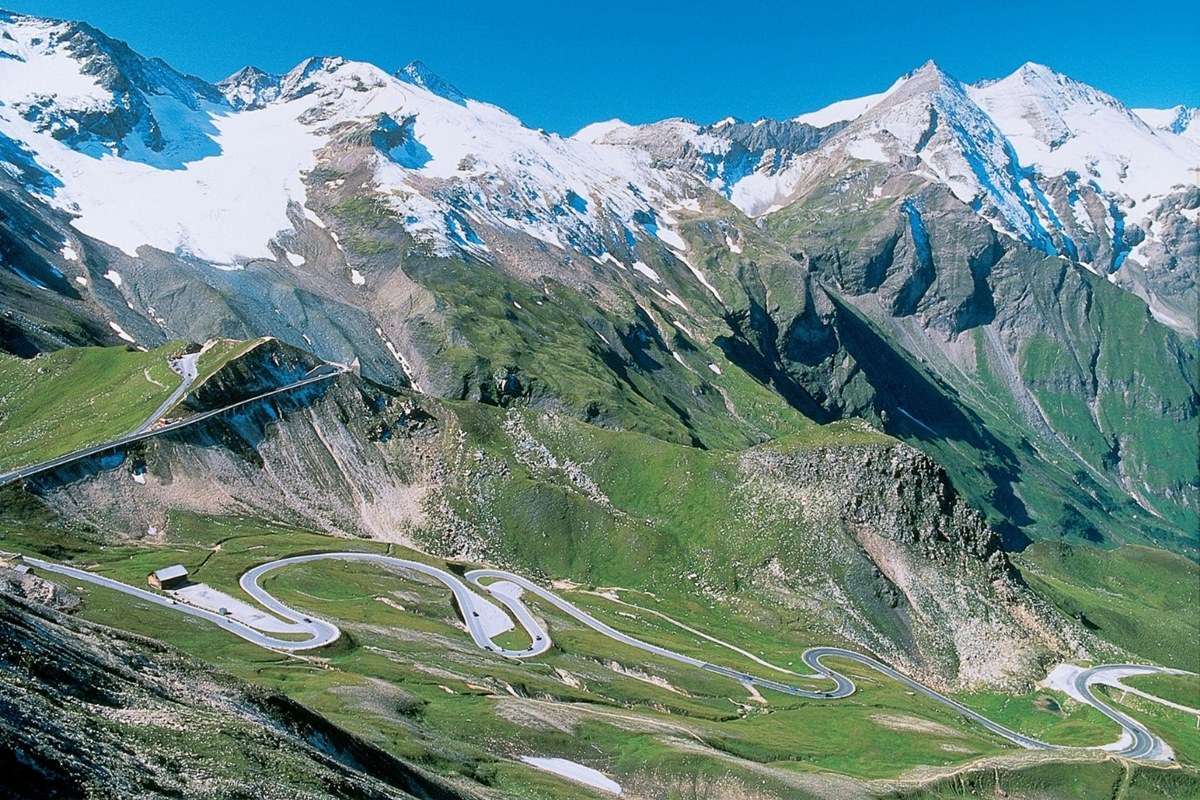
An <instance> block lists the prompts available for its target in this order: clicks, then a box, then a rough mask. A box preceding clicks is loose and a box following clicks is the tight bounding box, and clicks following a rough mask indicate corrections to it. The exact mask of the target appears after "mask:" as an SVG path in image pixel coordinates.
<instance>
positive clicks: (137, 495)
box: [29, 343, 1079, 686]
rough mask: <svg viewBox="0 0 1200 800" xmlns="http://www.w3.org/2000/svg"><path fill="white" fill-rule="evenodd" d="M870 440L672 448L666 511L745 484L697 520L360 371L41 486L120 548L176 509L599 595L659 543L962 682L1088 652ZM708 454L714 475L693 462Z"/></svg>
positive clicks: (277, 360)
mask: <svg viewBox="0 0 1200 800" xmlns="http://www.w3.org/2000/svg"><path fill="white" fill-rule="evenodd" d="M294 357H296V354H295V351H291V350H290V349H289V348H285V347H282V346H279V345H277V344H274V343H267V344H266V345H263V346H261V347H260V348H258V349H256V350H255V351H252V352H251V353H250V354H249V355H248V356H246V357H244V358H243V360H242V361H240V362H234V363H233V364H231V365H230V366H229V367H227V368H226V370H227V371H228V374H223V373H218V375H217V376H215V377H214V378H212V379H210V382H209V383H208V384H206V385H205V386H204V387H202V389H201V390H200V392H199V395H202V397H201V398H199V399H197V400H196V402H197V403H199V404H200V405H203V406H206V407H209V406H212V405H220V404H222V403H223V402H224V401H226V400H228V399H229V398H234V397H238V396H239V394H237V393H232V394H229V395H228V396H226V395H225V394H224V392H225V388H224V387H226V386H230V387H240V386H241V385H242V381H241V380H240V379H237V377H236V376H239V375H243V374H245V375H249V374H251V373H254V374H257V375H258V376H259V379H261V378H262V377H263V376H264V375H267V374H269V373H270V370H271V369H274V370H277V375H278V376H279V379H281V380H282V379H285V378H286V377H287V376H288V375H289V374H290V373H289V372H288V368H287V364H288V362H289V359H291V358H294ZM302 366H303V362H302V361H301V362H300V365H298V366H295V367H293V368H291V369H292V370H293V371H294V370H298V369H300V368H301V367H302ZM603 435H604V436H611V435H613V434H611V433H610V434H603ZM856 435H862V436H868V437H870V438H873V439H878V440H881V441H884V442H888V444H863V445H858V444H852V443H851V444H843V445H837V446H829V447H817V448H815V449H813V448H809V447H798V448H791V447H788V446H786V445H775V444H768V445H764V446H761V447H757V448H753V449H751V450H748V451H743V452H742V453H741V454H734V453H723V452H713V453H711V454H704V453H703V451H696V452H698V453H699V455H696V454H692V455H689V453H692V452H693V449H692V448H689V447H686V446H680V445H673V446H669V447H672V448H675V449H674V450H673V451H672V452H675V453H676V454H677V455H676V456H675V457H676V458H679V459H683V461H681V462H680V464H679V466H677V467H670V468H669V469H667V470H666V471H658V472H655V473H652V474H651V475H648V476H647V477H646V480H649V481H652V482H661V489H657V490H652V492H651V493H652V494H653V493H654V491H662V492H669V491H671V490H670V488H669V487H671V486H673V485H676V484H677V482H679V481H681V480H683V476H684V475H685V474H689V472H688V471H689V470H693V469H695V470H700V471H701V472H702V473H704V474H706V475H707V474H709V473H711V474H713V475H718V474H719V475H725V476H727V477H725V478H722V479H721V481H719V482H717V483H714V484H712V485H711V486H709V484H708V483H707V480H708V479H707V478H706V479H705V480H706V482H705V483H704V484H702V485H703V487H705V488H703V489H699V490H697V491H699V494H698V495H697V496H696V498H695V501H696V502H701V503H705V504H709V503H714V502H716V501H717V496H718V495H720V496H725V497H726V500H725V501H724V502H721V503H719V509H720V510H719V511H716V512H714V515H713V516H711V517H710V518H705V519H702V520H699V521H697V520H693V519H691V517H690V516H684V517H682V518H680V517H677V516H675V515H673V514H669V515H666V516H661V515H656V514H655V513H654V512H652V511H650V510H647V509H644V508H642V507H640V506H639V505H638V503H637V500H636V498H625V499H621V495H619V494H618V495H616V496H615V497H614V495H613V488H612V481H613V480H618V481H623V480H625V478H622V477H614V474H613V473H612V472H611V471H610V470H609V469H606V468H605V467H604V466H603V455H604V454H605V453H608V452H610V450H609V448H610V447H611V445H610V444H606V443H605V442H604V441H603V440H602V439H598V438H596V437H598V436H601V434H600V433H599V432H597V431H596V429H594V428H591V427H590V426H588V425H586V424H583V423H580V422H577V421H574V420H571V419H569V418H566V417H562V416H546V415H539V414H533V413H531V412H527V411H518V410H515V409H513V410H509V411H507V412H505V411H501V410H499V409H488V408H487V407H486V406H485V407H475V408H473V409H467V408H456V407H455V406H454V405H448V404H444V403H441V402H437V401H433V400H431V399H429V398H426V397H421V396H419V395H413V396H410V395H407V394H404V393H399V392H395V391H388V390H385V389H382V388H381V387H378V386H376V385H374V384H371V383H370V382H368V381H365V380H363V379H360V378H358V377H356V376H353V375H350V374H348V375H343V376H341V377H339V378H337V379H335V380H333V381H330V382H328V383H324V384H317V385H315V386H312V387H307V388H305V389H302V390H299V391H296V392H295V393H293V394H291V395H281V396H277V397H276V398H273V399H271V400H267V401H261V402H258V403H254V404H251V405H249V406H246V407H244V408H243V409H241V410H239V411H236V412H231V413H229V414H226V415H223V416H221V417H218V418H214V419H210V420H208V421H205V422H203V423H200V424H197V425H195V426H193V427H191V428H184V429H182V430H180V431H177V432H175V433H172V434H169V435H166V436H163V437H159V438H156V439H152V440H148V441H147V442H146V443H144V444H143V445H141V446H138V447H136V448H135V449H134V450H133V451H132V452H130V453H129V454H128V456H127V457H126V459H125V461H124V462H122V461H121V460H120V459H111V458H110V459H101V460H94V461H92V462H86V463H84V464H81V465H78V466H76V467H68V468H63V469H60V470H58V471H56V472H53V473H49V474H47V475H45V476H43V477H42V478H39V479H36V480H34V481H32V482H31V483H30V484H29V486H30V488H31V489H33V490H34V491H35V492H37V493H38V494H39V495H40V496H41V498H42V500H43V502H45V503H46V504H48V505H49V506H50V507H51V508H53V509H54V510H55V511H57V512H59V513H60V514H61V515H63V516H64V518H69V519H71V520H73V521H74V523H75V524H77V525H78V524H84V525H86V526H88V527H90V528H91V529H92V530H93V532H94V533H93V535H96V536H100V537H104V538H111V537H117V538H143V537H149V538H151V539H154V538H156V537H159V536H161V535H162V534H163V533H164V531H165V530H166V528H167V526H168V525H169V524H170V512H171V511H173V510H186V511H191V512H195V513H199V514H207V515H227V514H240V515H247V516H251V517H255V518H259V519H267V520H274V521H278V522H281V523H287V524H292V525H298V526H302V527H306V528H308V527H311V528H317V529H320V530H325V531H330V532H335V533H342V534H343V535H351V536H369V537H373V538H378V539H384V540H388V541H399V542H404V543H406V544H410V545H414V546H418V547H421V548H422V549H426V550H430V551H432V552H435V553H439V554H443V555H446V556H451V557H455V558H465V559H471V560H476V561H485V562H492V563H501V564H506V565H509V566H511V567H513V568H514V569H517V570H519V571H523V572H526V573H527V574H531V575H535V576H536V575H543V576H549V577H552V578H559V577H566V578H574V579H579V580H624V578H623V577H622V576H628V575H629V574H630V570H632V569H634V565H632V564H630V565H625V564H612V563H611V561H612V558H613V555H612V553H613V550H614V549H619V550H620V551H622V552H623V551H625V550H627V549H628V548H629V546H630V543H631V542H642V543H643V545H644V546H647V547H649V548H650V549H649V551H647V552H646V553H639V554H637V555H634V556H631V557H632V558H635V559H636V560H637V561H638V562H639V564H640V565H639V566H637V569H639V570H644V575H645V576H659V577H660V578H662V579H664V580H670V581H675V582H679V583H681V584H683V585H686V586H689V587H698V588H699V590H700V591H701V592H704V593H708V594H710V595H712V596H713V597H719V598H721V599H722V601H723V602H730V603H733V604H735V605H736V604H737V603H739V602H741V601H743V600H748V601H751V605H753V606H754V607H755V608H758V609H762V608H774V609H779V612H778V613H780V614H781V615H784V616H786V614H787V612H785V611H784V609H792V610H794V611H796V612H797V614H799V615H800V616H802V617H803V618H804V619H806V622H805V625H806V626H811V627H812V629H813V630H817V631H824V632H826V633H827V635H828V636H829V637H831V638H832V639H833V640H835V641H836V640H838V639H842V640H845V641H848V642H850V643H852V644H854V645H856V646H860V647H864V648H867V649H869V650H871V651H873V652H876V653H878V654H880V655H881V656H882V657H884V658H886V659H888V660H889V661H892V662H893V663H898V664H902V665H904V666H905V667H906V668H908V669H911V670H912V671H914V672H915V673H918V674H921V675H923V676H926V677H928V678H929V679H930V680H933V681H934V682H937V683H943V684H947V685H972V686H973V685H1002V684H1016V683H1021V682H1023V681H1028V680H1031V679H1033V678H1035V677H1037V676H1038V675H1039V669H1040V666H1041V664H1042V662H1043V661H1044V660H1046V659H1049V658H1053V657H1060V658H1061V657H1063V656H1065V655H1068V654H1073V653H1075V652H1076V650H1078V647H1079V643H1078V641H1077V640H1075V639H1072V638H1071V636H1072V635H1073V634H1071V633H1069V632H1068V633H1064V634H1051V633H1049V631H1050V630H1053V629H1054V628H1053V626H1054V625H1055V624H1062V625H1064V626H1066V628H1067V629H1070V627H1071V626H1069V625H1068V624H1067V623H1066V622H1065V621H1061V620H1060V621H1059V622H1058V623H1052V622H1048V621H1047V620H1049V619H1050V616H1049V612H1047V611H1045V610H1044V609H1042V608H1041V607H1040V606H1039V605H1038V604H1037V603H1036V601H1035V600H1034V598H1032V597H1030V596H1029V595H1028V593H1027V592H1026V590H1025V589H1024V587H1022V586H1021V585H1020V583H1019V581H1018V580H1017V579H1016V578H1015V577H1014V576H1013V573H1012V572H1011V570H1010V568H1009V565H1008V562H1007V560H1006V558H1005V555H1004V553H1003V552H1002V551H1001V550H1000V548H999V542H998V540H997V538H996V536H995V534H994V533H992V531H990V530H989V529H988V528H987V526H986V525H985V523H984V522H983V520H982V518H981V517H980V516H979V515H978V514H977V513H975V512H973V511H971V510H970V509H969V508H968V507H967V506H966V505H965V503H964V502H963V500H962V499H961V498H960V497H959V496H958V495H957V493H955V492H954V490H953V488H952V487H951V485H950V483H949V481H948V479H947V477H946V475H945V473H944V472H943V471H941V470H940V469H939V468H938V467H937V466H936V465H935V464H934V463H933V462H932V461H930V460H929V459H928V458H927V457H925V456H923V455H921V454H920V453H919V452H917V451H915V450H913V449H912V448H910V447H908V446H906V445H903V444H900V443H896V442H893V441H892V440H890V439H887V437H881V436H879V435H878V434H875V433H869V432H863V433H860V434H856ZM621 436H626V437H630V438H629V440H628V442H627V446H629V447H635V448H637V447H644V446H645V445H644V441H643V440H642V439H640V438H639V437H636V436H634V435H632V434H621ZM663 446H664V447H666V446H667V445H663ZM618 451H619V449H618ZM691 458H701V459H703V460H702V461H701V462H700V463H698V464H696V465H695V466H692V467H688V466H685V465H686V463H687V459H691ZM135 468H136V469H137V470H139V472H140V479H141V480H140V481H138V482H135V481H134V480H132V476H131V471H132V470H133V469H135ZM651 485H652V486H657V485H658V484H657V483H652V484H651ZM585 520H586V522H585ZM695 525H701V526H702V529H700V530H697V529H695V528H694V527H691V526H695ZM681 526H683V527H681ZM712 531H726V532H727V533H726V534H724V535H723V536H722V537H721V538H720V539H719V545H715V546H710V545H708V544H705V543H704V542H705V538H704V537H707V536H709V535H711V532H712ZM535 542H543V543H544V544H543V546H538V547H534V546H532V545H533V543H535ZM673 542H679V544H673ZM680 547H681V548H682V552H679V551H678V550H674V549H673V548H680ZM660 550H662V552H661V553H659V551H660ZM654 553H657V555H652V554H654ZM667 553H671V555H667ZM609 575H610V576H612V577H606V576H609ZM648 579H649V577H644V578H639V579H638V580H639V583H638V585H637V586H636V587H632V588H649V584H644V583H642V581H645V580H648ZM748 607H749V606H748ZM755 613H757V612H755ZM764 624H767V623H766V621H764ZM1000 654H1003V655H1002V656H1001V655H1000Z"/></svg>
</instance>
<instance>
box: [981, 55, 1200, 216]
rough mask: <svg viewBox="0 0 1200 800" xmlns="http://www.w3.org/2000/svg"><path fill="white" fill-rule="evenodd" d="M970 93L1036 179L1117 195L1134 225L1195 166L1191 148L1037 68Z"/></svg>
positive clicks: (1198, 155) (1199, 159)
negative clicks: (1089, 184)
mask: <svg viewBox="0 0 1200 800" xmlns="http://www.w3.org/2000/svg"><path fill="white" fill-rule="evenodd" d="M969 91H970V94H971V97H972V98H973V99H974V100H975V101H976V102H977V103H978V104H979V105H980V106H981V107H982V108H984V109H985V110H986V111H987V113H988V114H989V115H990V116H991V118H992V119H993V120H995V122H996V124H997V125H998V126H999V128H1000V130H1001V131H1003V132H1004V135H1005V136H1006V137H1007V138H1008V140H1009V141H1010V142H1011V143H1012V146H1013V148H1014V149H1015V150H1016V152H1017V155H1018V156H1019V158H1020V159H1021V162H1022V163H1023V164H1025V165H1027V166H1031V167H1034V168H1036V169H1037V170H1038V171H1039V172H1040V173H1042V174H1043V175H1051V176H1052V175H1062V174H1064V173H1068V172H1071V173H1075V174H1077V175H1079V176H1083V177H1084V178H1085V179H1086V180H1091V181H1094V182H1095V183H1096V185H1098V186H1099V187H1100V188H1101V189H1102V190H1104V191H1107V192H1112V193H1117V194H1121V195H1124V196H1126V197H1128V198H1129V199H1130V200H1131V201H1132V205H1131V207H1130V208H1129V211H1128V214H1129V216H1130V217H1131V218H1133V219H1138V218H1141V217H1142V216H1144V215H1145V214H1146V213H1147V212H1148V211H1149V210H1150V209H1151V208H1153V203H1152V202H1147V201H1148V200H1151V201H1152V200H1153V199H1154V198H1158V197H1162V196H1163V195H1165V194H1167V193H1168V192H1170V191H1171V190H1172V189H1173V188H1174V187H1177V186H1181V185H1182V184H1184V183H1185V182H1186V181H1187V180H1188V171H1189V170H1190V169H1192V168H1194V167H1196V166H1197V165H1200V147H1197V146H1196V144H1195V143H1194V142H1189V141H1187V140H1184V139H1183V138H1181V137H1178V136H1174V135H1170V134H1165V133H1163V132H1161V131H1157V130H1155V129H1153V128H1151V127H1150V126H1149V125H1147V124H1146V122H1145V121H1144V120H1143V119H1142V118H1141V117H1139V116H1138V115H1137V114H1135V113H1133V111H1131V110H1130V109H1128V108H1126V107H1125V105H1124V104H1122V103H1121V102H1120V101H1119V100H1117V99H1116V98H1114V97H1112V96H1111V95H1108V94H1105V93H1104V92H1101V91H1100V90H1098V89H1095V88H1093V87H1091V86H1088V85H1087V84H1084V83H1080V82H1079V81H1076V80H1073V79H1072V78H1069V77H1067V76H1066V75H1063V74H1061V73H1058V72H1055V71H1054V70H1052V69H1050V68H1049V67H1046V66H1043V65H1040V64H1032V63H1027V64H1024V65H1022V66H1021V67H1020V68H1018V69H1017V70H1016V71H1015V72H1013V73H1012V74H1011V75H1009V76H1007V77H1005V78H1002V79H1001V80H998V81H993V82H989V83H984V84H980V85H978V86H974V87H971V88H970V90H969Z"/></svg>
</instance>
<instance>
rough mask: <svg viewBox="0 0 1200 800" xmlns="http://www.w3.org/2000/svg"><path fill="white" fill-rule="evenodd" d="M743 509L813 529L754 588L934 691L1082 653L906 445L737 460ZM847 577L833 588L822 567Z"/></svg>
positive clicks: (1010, 675)
mask: <svg viewBox="0 0 1200 800" xmlns="http://www.w3.org/2000/svg"><path fill="white" fill-rule="evenodd" d="M741 467H742V470H743V474H744V475H745V477H746V503H747V505H748V506H750V507H768V508H771V509H773V511H772V512H771V513H775V514H783V515H788V514H794V515H795V516H796V519H797V522H798V523H801V521H802V524H804V525H806V526H808V527H810V528H814V527H815V528H816V529H818V530H820V531H822V534H823V535H821V536H817V537H810V538H809V539H807V540H799V542H800V544H799V545H798V546H797V547H796V548H795V549H794V550H793V551H791V552H789V553H788V554H787V556H788V557H787V558H781V559H780V560H779V561H777V562H775V563H773V564H772V565H771V568H770V569H769V570H766V571H764V572H763V573H762V574H761V575H760V576H759V577H758V579H757V580H758V582H760V583H761V584H763V585H764V587H763V588H764V590H770V584H771V583H777V582H785V583H786V585H788V586H789V587H790V588H791V590H792V595H791V596H790V597H788V596H787V595H786V594H785V593H782V592H780V593H778V594H777V595H776V596H777V597H779V598H780V600H781V601H782V602H787V603H789V604H801V605H802V604H804V603H805V602H815V603H818V604H820V606H821V608H822V612H823V613H824V614H828V615H831V616H832V617H833V618H834V619H835V620H836V621H835V622H834V625H833V627H834V629H835V630H839V631H841V632H843V633H844V635H846V636H847V637H848V638H850V639H852V640H854V641H859V642H862V643H863V644H865V645H867V646H868V647H871V648H872V649H874V650H875V651H876V652H880V653H885V654H886V657H887V658H889V659H890V660H893V661H898V662H900V663H904V664H905V665H906V667H907V668H908V669H909V670H912V671H913V672H915V673H917V674H921V675H924V676H926V677H927V678H928V679H930V680H932V681H934V682H935V683H943V684H945V683H953V684H954V685H957V686H960V687H972V686H985V685H991V686H995V685H1019V684H1022V683H1025V682H1027V681H1028V679H1029V677H1030V676H1035V675H1039V674H1041V673H1040V670H1041V669H1042V667H1044V665H1045V663H1046V662H1047V660H1048V659H1051V658H1054V657H1080V656H1084V655H1086V650H1085V649H1084V646H1083V642H1084V638H1085V637H1084V634H1083V632H1082V631H1081V630H1079V629H1077V628H1075V626H1071V625H1067V624H1064V623H1065V620H1064V619H1063V618H1062V617H1061V615H1059V614H1057V613H1055V612H1053V611H1052V609H1050V608H1049V607H1048V606H1046V605H1045V604H1044V603H1043V602H1042V601H1041V600H1040V599H1039V598H1037V597H1036V596H1035V595H1034V594H1033V593H1031V592H1030V591H1029V590H1028V589H1027V587H1025V585H1024V584H1023V582H1022V581H1021V580H1020V578H1019V576H1018V575H1017V573H1016V572H1015V570H1013V568H1012V566H1011V564H1010V563H1009V561H1008V558H1007V555H1006V554H1005V553H1004V551H1003V550H1002V549H1001V545H1000V540H999V537H998V536H997V535H996V533H995V532H994V531H992V530H991V529H989V528H988V526H987V524H986V522H985V521H984V519H983V517H982V516H981V515H980V514H979V513H978V512H977V511H975V510H973V509H971V508H970V507H969V506H968V505H967V504H966V503H965V502H963V500H962V498H961V497H959V496H958V494H957V493H956V492H955V491H954V489H953V487H951V485H950V482H949V479H948V478H947V476H946V473H945V471H943V470H942V469H941V468H940V467H938V466H937V465H936V464H935V463H934V462H933V461H931V460H930V459H929V458H928V457H926V456H924V455H923V454H921V453H920V452H918V451H916V450H914V449H913V448H911V447H908V446H906V445H902V444H894V445H864V446H854V447H836V448H818V449H815V450H804V451H791V452H781V451H779V450H776V449H774V448H771V447H769V446H767V447H760V448H755V449H753V450H750V451H748V452H747V453H746V454H745V455H744V456H743V457H742V459H741ZM822 562H824V563H829V564H836V565H837V566H836V571H838V572H839V573H841V574H842V575H844V579H843V580H842V581H841V582H840V585H838V584H834V583H831V582H829V581H828V580H827V578H825V577H824V576H820V575H819V570H818V569H816V568H814V565H815V564H819V563H822Z"/></svg>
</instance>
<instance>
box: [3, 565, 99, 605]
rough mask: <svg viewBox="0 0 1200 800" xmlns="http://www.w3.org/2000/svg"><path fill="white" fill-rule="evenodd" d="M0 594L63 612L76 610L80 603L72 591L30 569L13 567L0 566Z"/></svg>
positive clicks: (77, 596)
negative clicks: (23, 570)
mask: <svg viewBox="0 0 1200 800" xmlns="http://www.w3.org/2000/svg"><path fill="white" fill-rule="evenodd" d="M0 594H8V595H11V596H13V597H19V598H23V599H25V600H29V601H32V602H34V603H39V604H41V605H43V606H47V607H49V608H53V609H55V610H56V611H61V612H63V613H64V614H70V613H72V612H74V611H77V610H78V609H79V607H80V605H81V603H82V601H81V600H80V597H79V595H77V594H75V593H74V592H72V591H70V590H68V589H65V588H63V587H62V586H60V585H59V584H57V583H54V582H53V581H48V580H45V579H44V578H41V577H39V576H38V575H36V574H34V573H33V572H31V571H27V572H21V571H18V570H17V569H16V568H15V567H14V568H9V567H3V566H0Z"/></svg>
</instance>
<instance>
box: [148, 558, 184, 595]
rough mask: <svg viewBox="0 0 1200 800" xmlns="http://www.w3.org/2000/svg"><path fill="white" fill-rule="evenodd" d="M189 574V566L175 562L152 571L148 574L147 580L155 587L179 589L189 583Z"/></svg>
mask: <svg viewBox="0 0 1200 800" xmlns="http://www.w3.org/2000/svg"><path fill="white" fill-rule="evenodd" d="M187 576H188V571H187V567H185V566H184V565H183V564H173V565H171V566H169V567H163V568H162V569H159V570H155V571H154V572H151V573H150V574H149V575H147V576H146V582H147V583H149V584H150V585H151V586H153V587H154V588H155V589H178V588H179V587H180V586H183V585H184V584H185V583H187Z"/></svg>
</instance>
